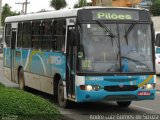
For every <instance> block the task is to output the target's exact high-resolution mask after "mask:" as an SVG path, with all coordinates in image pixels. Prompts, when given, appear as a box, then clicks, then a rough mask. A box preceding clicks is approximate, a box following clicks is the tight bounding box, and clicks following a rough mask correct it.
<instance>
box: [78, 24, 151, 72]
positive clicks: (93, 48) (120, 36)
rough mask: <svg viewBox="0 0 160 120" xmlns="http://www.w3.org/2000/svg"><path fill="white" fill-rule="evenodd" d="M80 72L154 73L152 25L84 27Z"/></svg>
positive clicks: (81, 36) (98, 25)
mask: <svg viewBox="0 0 160 120" xmlns="http://www.w3.org/2000/svg"><path fill="white" fill-rule="evenodd" d="M79 31H80V47H79V50H78V62H79V63H78V65H79V71H80V72H90V73H94V72H96V73H109V72H131V73H137V72H153V58H152V44H151V42H152V40H151V25H150V24H146V23H145V24H139V23H134V24H133V23H128V24H115V23H113V24H111V23H110V24H105V23H99V22H98V23H96V24H80V27H79Z"/></svg>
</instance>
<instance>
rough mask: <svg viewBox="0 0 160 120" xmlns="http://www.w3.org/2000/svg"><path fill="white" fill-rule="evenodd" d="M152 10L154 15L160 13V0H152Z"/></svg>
mask: <svg viewBox="0 0 160 120" xmlns="http://www.w3.org/2000/svg"><path fill="white" fill-rule="evenodd" d="M150 12H151V14H152V15H154V16H159V15H160V0H152V6H151V7H150Z"/></svg>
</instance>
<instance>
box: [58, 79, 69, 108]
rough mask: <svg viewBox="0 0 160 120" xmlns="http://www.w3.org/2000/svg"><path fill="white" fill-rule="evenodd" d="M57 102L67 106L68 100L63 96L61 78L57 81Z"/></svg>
mask: <svg viewBox="0 0 160 120" xmlns="http://www.w3.org/2000/svg"><path fill="white" fill-rule="evenodd" d="M58 103H59V106H60V107H63V108H68V107H69V101H68V100H67V99H65V98H64V85H63V81H62V80H60V81H59V83H58Z"/></svg>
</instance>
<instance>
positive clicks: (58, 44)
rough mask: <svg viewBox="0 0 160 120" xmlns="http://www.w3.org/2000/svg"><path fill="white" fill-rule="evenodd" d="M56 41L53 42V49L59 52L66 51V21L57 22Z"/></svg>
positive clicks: (55, 24) (54, 27)
mask: <svg viewBox="0 0 160 120" xmlns="http://www.w3.org/2000/svg"><path fill="white" fill-rule="evenodd" d="M53 35H54V40H53V42H52V49H53V50H57V51H64V46H65V35H66V20H65V19H61V20H55V21H54V24H53Z"/></svg>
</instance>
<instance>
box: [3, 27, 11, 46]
mask: <svg viewBox="0 0 160 120" xmlns="http://www.w3.org/2000/svg"><path fill="white" fill-rule="evenodd" d="M11 34H12V32H11V24H6V27H5V42H6V45H7V47H11Z"/></svg>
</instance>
